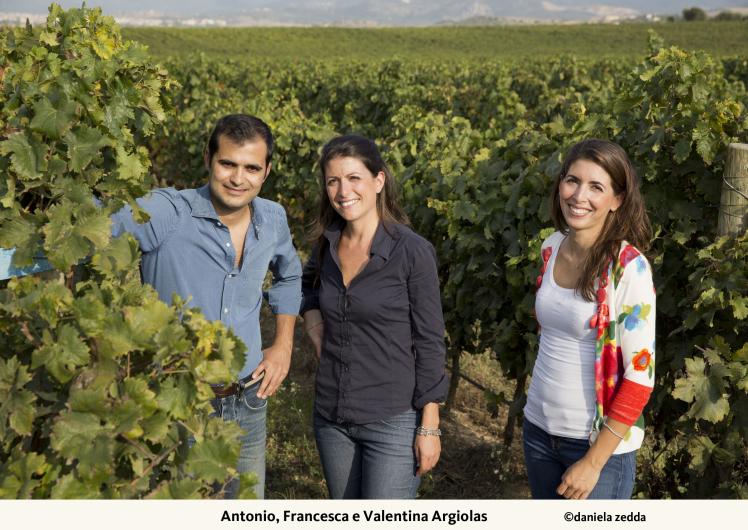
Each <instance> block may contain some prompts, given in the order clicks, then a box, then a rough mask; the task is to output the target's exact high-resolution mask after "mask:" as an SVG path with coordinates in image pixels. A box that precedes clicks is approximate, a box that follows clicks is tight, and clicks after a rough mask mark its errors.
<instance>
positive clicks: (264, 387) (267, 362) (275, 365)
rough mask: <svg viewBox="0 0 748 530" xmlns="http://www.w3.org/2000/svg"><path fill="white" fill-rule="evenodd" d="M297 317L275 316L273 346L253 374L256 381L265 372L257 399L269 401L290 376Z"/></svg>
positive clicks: (264, 352)
mask: <svg viewBox="0 0 748 530" xmlns="http://www.w3.org/2000/svg"><path fill="white" fill-rule="evenodd" d="M295 324H296V315H283V314H277V315H275V337H274V338H273V344H272V346H270V347H269V348H265V349H264V350H263V352H262V361H260V364H258V365H257V368H255V371H254V372H252V379H256V378H257V377H259V376H260V374H262V373H263V372H264V373H265V377H264V378H263V380H262V384H261V385H260V388H259V389H258V390H257V397H259V398H262V399H267V398H268V397H270V396H272V395H273V394H275V392H276V390H278V387H279V386H280V385H281V383H282V382H283V380H284V379H285V378H286V376H287V375H288V370H289V367H290V366H291V351H292V350H293V330H294V325H295Z"/></svg>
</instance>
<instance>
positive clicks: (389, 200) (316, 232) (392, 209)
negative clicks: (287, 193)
mask: <svg viewBox="0 0 748 530" xmlns="http://www.w3.org/2000/svg"><path fill="white" fill-rule="evenodd" d="M340 157H351V158H355V159H357V160H359V161H360V162H361V163H363V164H364V166H366V169H368V170H369V171H370V172H371V174H372V175H376V174H377V173H379V172H380V171H381V172H383V173H384V186H383V187H382V191H380V192H379V193H378V194H377V213H378V214H379V219H380V221H381V222H382V223H383V224H384V226H385V228H387V225H388V224H390V225H391V224H393V223H399V224H403V225H410V220H409V219H408V216H407V214H406V213H405V211H404V210H403V209H402V207H401V206H400V203H399V201H398V188H397V183H396V182H395V178H394V176H393V175H392V173H391V172H390V170H389V168H388V167H387V164H385V163H384V161H383V160H382V155H381V154H380V153H379V149H377V145H376V144H375V143H374V142H373V141H372V140H369V139H368V138H366V137H364V136H360V135H358V134H346V135H344V136H338V137H336V138H333V139H332V140H330V141H329V142H327V143H326V144H325V145H324V147H323V148H322V152H321V153H320V157H319V171H320V175H319V183H320V190H319V211H318V213H317V219H316V220H315V222H314V225H313V227H312V231H311V239H312V240H313V241H316V243H317V249H318V252H322V248H323V247H324V238H325V236H324V231H325V229H326V228H327V227H329V226H331V225H333V224H334V223H337V222H342V221H343V218H342V217H340V215H338V212H336V211H335V208H333V206H332V204H330V198H329V197H328V196H327V185H326V183H325V171H326V170H327V164H328V163H329V162H330V161H331V160H333V159H335V158H340ZM320 257H321V255H319V256H318V258H320ZM317 263H318V264H319V263H320V261H319V260H318V261H317Z"/></svg>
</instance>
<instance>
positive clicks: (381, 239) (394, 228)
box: [324, 218, 400, 259]
mask: <svg viewBox="0 0 748 530" xmlns="http://www.w3.org/2000/svg"><path fill="white" fill-rule="evenodd" d="M344 226H345V221H343V220H342V219H340V218H338V219H336V220H335V221H334V222H333V223H332V224H331V225H329V226H328V227H327V228H325V231H324V235H325V238H327V241H329V243H330V247H331V248H337V247H338V243H339V242H340V234H341V232H342V231H343V227H344ZM399 238H400V226H399V225H398V224H397V223H386V226H385V222H382V221H380V222H379V225H378V226H377V231H376V232H375V233H374V239H373V240H372V242H371V250H370V253H371V254H372V255H377V256H381V257H382V258H384V259H389V257H390V254H392V249H393V248H395V242H396V241H397V240H398V239H399Z"/></svg>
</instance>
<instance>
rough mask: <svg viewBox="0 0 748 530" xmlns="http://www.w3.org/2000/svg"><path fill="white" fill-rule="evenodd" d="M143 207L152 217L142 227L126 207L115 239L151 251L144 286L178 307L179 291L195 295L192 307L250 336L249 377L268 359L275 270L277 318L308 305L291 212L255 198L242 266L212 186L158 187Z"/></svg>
mask: <svg viewBox="0 0 748 530" xmlns="http://www.w3.org/2000/svg"><path fill="white" fill-rule="evenodd" d="M138 204H139V205H140V206H141V207H142V208H143V209H144V210H145V211H146V212H148V214H149V215H150V220H149V221H147V222H146V223H143V224H138V223H136V222H135V221H134V220H133V218H132V211H131V209H130V208H129V207H126V208H124V209H122V210H121V211H119V212H117V213H116V214H115V215H114V216H112V233H113V235H115V236H117V235H119V234H121V233H123V232H130V233H131V234H132V235H133V236H135V238H136V239H137V240H138V242H139V243H140V249H141V250H142V251H143V258H142V261H141V273H142V276H143V281H144V282H146V283H149V284H151V285H153V287H155V288H156V290H157V291H158V294H159V297H160V298H161V299H162V300H163V301H165V302H166V303H171V297H172V293H176V294H178V295H179V296H180V297H182V298H183V299H185V300H186V299H188V298H189V299H190V302H189V305H190V306H195V307H199V308H200V309H201V310H202V312H203V314H204V315H205V317H206V318H208V319H209V320H220V321H221V322H223V323H224V324H225V325H226V326H227V327H230V328H231V329H232V330H233V332H234V333H236V335H238V336H239V338H241V339H242V341H243V342H244V344H245V345H246V346H247V355H246V360H245V363H244V367H243V368H242V370H241V372H240V373H239V377H240V378H242V377H245V376H247V375H249V374H250V373H252V372H253V371H254V369H255V368H257V365H258V364H259V363H260V361H261V360H262V350H261V348H262V341H261V338H260V307H261V304H262V294H263V293H262V284H263V281H264V279H265V275H266V274H267V271H268V269H269V270H270V271H271V272H272V273H273V286H272V287H271V288H270V290H269V291H268V293H267V295H268V301H269V302H270V307H271V308H272V311H273V313H275V314H291V315H295V314H297V313H298V310H299V304H300V302H301V262H300V261H299V258H298V255H297V254H296V249H295V248H294V246H293V243H292V241H291V234H290V232H289V229H288V222H287V220H286V213H285V211H284V210H283V207H281V206H280V205H279V204H277V203H275V202H272V201H268V200H265V199H261V198H259V197H257V198H255V199H254V200H253V201H252V205H251V206H252V224H251V226H250V228H249V230H247V236H246V239H245V240H244V254H243V257H242V262H241V267H235V266H234V261H235V258H236V250H235V248H234V245H233V244H232V242H231V234H230V232H229V229H228V228H227V227H226V225H224V224H223V223H222V222H221V220H220V219H219V218H218V215H217V214H216V211H215V208H213V203H212V202H211V201H210V192H209V190H208V186H203V187H202V188H198V189H189V190H182V191H177V190H175V189H172V188H166V189H157V190H154V191H152V192H151V193H150V194H149V195H147V196H146V197H143V198H142V199H138Z"/></svg>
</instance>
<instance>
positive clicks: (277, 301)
mask: <svg viewBox="0 0 748 530" xmlns="http://www.w3.org/2000/svg"><path fill="white" fill-rule="evenodd" d="M279 210H280V211H279V212H278V213H277V214H276V215H277V216H278V217H277V218H276V219H275V222H276V235H277V239H276V247H275V255H274V256H273V259H272V260H270V271H271V272H272V273H273V285H272V287H271V288H270V289H269V291H268V301H269V302H270V308H271V310H272V311H273V314H274V315H275V337H274V339H273V344H272V345H271V346H270V347H268V348H266V349H264V350H263V352H262V361H260V364H258V365H257V368H255V371H254V372H252V378H253V379H255V378H257V377H259V376H260V374H262V373H263V372H264V373H265V377H264V379H263V381H262V384H261V385H260V388H259V389H258V391H257V396H258V397H260V398H267V397H269V396H272V395H273V394H274V393H275V392H276V390H278V387H279V386H280V385H281V383H282V382H283V380H284V379H285V378H286V376H287V375H288V370H289V367H290V366H291V352H292V350H293V331H294V324H295V323H296V315H297V314H298V311H299V304H300V301H301V300H300V299H301V289H300V288H301V262H300V261H299V257H298V255H297V254H296V249H295V248H294V246H293V242H292V241H291V232H290V230H289V229H288V222H287V221H286V214H285V212H284V211H283V210H282V209H281V208H279Z"/></svg>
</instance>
